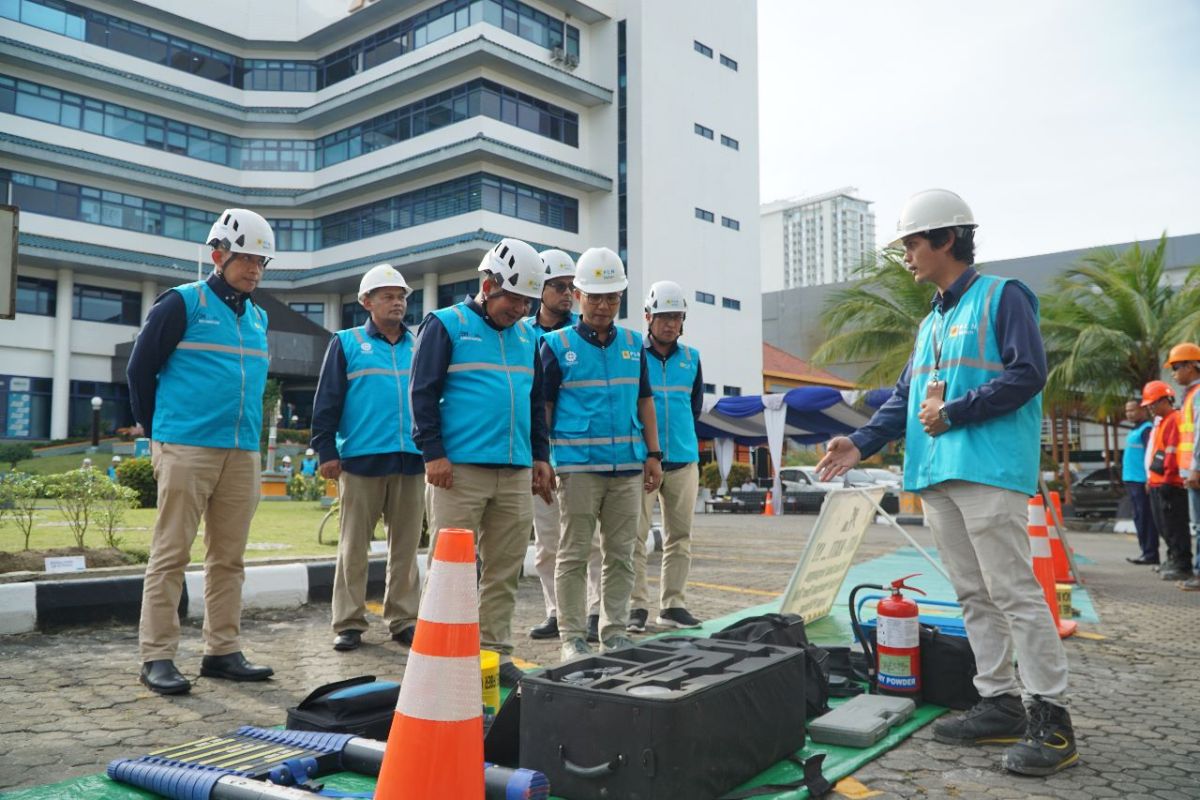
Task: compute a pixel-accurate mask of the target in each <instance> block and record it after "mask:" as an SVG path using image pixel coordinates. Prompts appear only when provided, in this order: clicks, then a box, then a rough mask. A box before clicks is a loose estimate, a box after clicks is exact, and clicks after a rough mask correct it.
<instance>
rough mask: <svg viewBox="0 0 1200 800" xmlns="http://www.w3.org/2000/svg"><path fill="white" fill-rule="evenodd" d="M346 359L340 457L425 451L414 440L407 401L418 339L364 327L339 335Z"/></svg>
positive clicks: (339, 431)
mask: <svg viewBox="0 0 1200 800" xmlns="http://www.w3.org/2000/svg"><path fill="white" fill-rule="evenodd" d="M335 335H336V336H337V337H338V340H339V341H340V342H341V345H342V354H343V355H344V356H345V358H346V396H345V398H344V401H343V404H342V416H341V419H339V420H338V429H337V436H336V439H335V441H336V443H337V449H338V455H339V456H340V457H341V458H354V457H356V456H369V455H378V454H383V453H420V452H421V451H420V449H418V447H417V445H416V444H415V443H414V442H413V438H412V409H411V407H410V406H409V399H408V381H409V371H410V368H411V367H412V353H413V344H414V338H413V335H412V333H410V332H408V331H405V332H404V336H403V337H401V339H400V340H399V341H397V342H396V343H395V344H392V343H391V342H389V341H388V340H387V339H383V338H377V337H373V336H369V335H367V328H366V326H365V325H360V326H359V327H357V328H349V329H347V330H342V331H338V332H337V333H336V334H335Z"/></svg>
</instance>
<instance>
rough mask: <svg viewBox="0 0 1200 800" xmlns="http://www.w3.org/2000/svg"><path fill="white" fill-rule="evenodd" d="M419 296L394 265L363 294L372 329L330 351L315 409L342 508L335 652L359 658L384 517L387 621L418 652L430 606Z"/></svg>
mask: <svg viewBox="0 0 1200 800" xmlns="http://www.w3.org/2000/svg"><path fill="white" fill-rule="evenodd" d="M409 292H410V289H409V287H408V284H407V283H406V282H405V281H404V276H403V275H401V274H400V272H399V271H398V270H396V269H395V268H394V267H393V266H392V265H391V264H379V265H378V266H374V267H371V269H369V270H367V272H366V274H364V275H363V277H362V280H361V281H360V282H359V285H358V302H359V304H361V305H362V307H363V308H365V309H366V310H367V314H368V315H369V316H368V318H367V321H366V322H365V323H364V324H362V325H359V326H357V327H354V328H348V329H346V330H341V331H338V332H337V333H335V334H334V335H333V339H332V340H331V341H330V342H329V349H328V350H327V351H326V352H325V362H324V364H323V365H322V366H321V377H320V379H319V380H318V382H317V393H316V397H315V398H314V400H313V416H312V430H313V436H312V446H313V448H314V449H316V451H317V452H318V453H319V454H320V456H319V460H320V462H321V463H320V468H319V469H320V473H321V477H323V478H326V479H328V480H336V481H338V488H339V492H338V497H339V498H340V499H339V502H340V503H341V508H340V515H339V528H338V530H339V533H338V555H337V565H336V567H335V568H334V575H333V598H332V599H333V630H334V633H335V637H334V640H333V649H334V650H338V651H343V652H344V651H349V650H357V649H358V648H359V646H360V645H361V644H362V636H363V634H364V633H365V632H366V631H367V630H368V629H369V626H368V624H367V566H368V564H367V558H368V555H369V551H370V548H371V539H372V538H373V536H374V533H375V526H376V525H377V524H378V523H379V520H380V518H381V517H382V518H383V528H384V531H385V533H386V535H387V574H386V579H385V582H384V594H383V620H384V622H385V623H387V626H388V632H389V634H390V635H391V637H392V641H394V642H397V643H399V644H401V645H403V646H405V647H411V646H412V641H413V634H414V632H415V631H416V624H417V605H418V604H419V602H420V600H421V585H420V575H419V572H418V568H417V547H418V546H420V543H421V524H422V522H423V521H424V518H425V462H424V460H423V459H422V458H421V451H420V450H418V449H417V446H416V444H414V443H413V439H412V410H411V408H410V406H409V398H408V382H409V368H410V365H411V363H412V353H413V343H414V337H413V335H412V333H411V332H410V331H409V330H408V328H407V327H406V326H405V325H404V316H405V314H406V313H407V312H408V295H409Z"/></svg>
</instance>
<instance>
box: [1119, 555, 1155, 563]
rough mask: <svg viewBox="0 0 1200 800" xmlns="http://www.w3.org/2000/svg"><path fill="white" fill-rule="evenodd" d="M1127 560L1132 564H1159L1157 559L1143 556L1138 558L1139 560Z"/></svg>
mask: <svg viewBox="0 0 1200 800" xmlns="http://www.w3.org/2000/svg"><path fill="white" fill-rule="evenodd" d="M1125 560H1126V561H1128V562H1129V563H1130V564H1157V563H1158V559H1157V558H1142V557H1141V556H1138V557H1137V558H1126V559H1125Z"/></svg>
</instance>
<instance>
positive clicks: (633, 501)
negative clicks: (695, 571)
mask: <svg viewBox="0 0 1200 800" xmlns="http://www.w3.org/2000/svg"><path fill="white" fill-rule="evenodd" d="M628 285H629V281H628V280H626V278H625V265H624V264H623V263H621V259H620V257H619V256H618V255H617V254H616V253H614V252H613V251H612V250H609V249H608V248H606V247H593V248H591V249H589V250H587V251H586V252H584V253H583V254H582V255H581V256H580V257H579V262H578V264H577V265H576V267H575V299H576V301H577V302H578V303H579V305H580V311H581V319H580V320H579V321H578V322H576V323H575V324H574V325H573V326H571V327H569V328H561V329H559V330H557V331H555V332H554V333H550V334H547V335H545V336H543V337H542V343H541V358H542V369H543V370H544V372H545V376H546V418H547V419H548V420H549V422H550V438H551V442H552V444H553V446H554V464H555V469H556V470H557V472H558V476H559V489H558V493H559V503H561V505H562V513H563V528H562V536H561V538H560V539H559V542H558V559H557V563H556V565H555V570H554V589H555V598H556V600H557V601H558V628H559V641H560V642H561V643H562V644H561V654H562V659H563V660H564V661H567V660H570V659H573V658H576V657H578V656H584V655H587V654H588V653H590V652H591V648H590V647H589V646H588V643H587V629H586V624H587V623H586V619H585V612H586V606H585V599H586V595H587V587H586V584H587V562H588V555H589V553H590V551H591V547H592V538H593V537H594V536H595V532H596V523H597V521H599V524H600V551H601V562H602V567H601V578H600V631H599V633H600V645H601V648H602V649H603V650H604V651H609V650H617V649H620V648H622V647H627V646H629V645H631V644H632V643H633V642H632V640H630V638H629V637H628V636H627V635H626V633H625V620H626V616H627V615H628V613H629V597H630V595H631V593H632V592H633V577H634V573H633V540H634V539H635V538H636V537H637V535H638V522H639V519H640V518H641V512H642V493H643V492H644V491H645V492H653V491H655V490H656V489H658V485H659V482H660V481H661V479H662V459H663V454H662V451H661V450H660V448H659V446H658V441H659V440H658V424H657V422H656V419H655V415H654V399H653V396H652V393H651V390H650V381H649V378H648V376H647V371H646V359H645V354H644V353H643V351H642V341H641V336H639V335H638V334H636V333H634V332H633V331H631V330H629V329H628V328H622V327H619V326H617V325H615V324H614V320H615V319H616V317H617V312H618V310H619V308H620V305H621V296H622V295H623V294H624V292H625V289H626V287H628Z"/></svg>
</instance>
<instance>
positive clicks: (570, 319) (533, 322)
mask: <svg viewBox="0 0 1200 800" xmlns="http://www.w3.org/2000/svg"><path fill="white" fill-rule="evenodd" d="M537 319H538V318H537V314H531V315H530V316H528V317H526V318H525V324H526V325H528V326H529V327H530V328H532V329H533V333H534V335H535V336H541V335H542V334H543V333H550V329H549V328H545V327H542V326H541V325H540V324H538V321H537ZM578 321H579V315H578V314H576V313H575V312H574V311H568V312H567V321H566V322H564V323H563V324H562V325H560V326H559V327H558V328H555V329H554V330H556V331H557V330H561V329H562V328H570V327H572V326H573V325H574V324H575V323H576V322H578Z"/></svg>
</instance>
